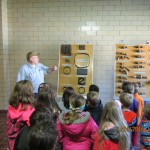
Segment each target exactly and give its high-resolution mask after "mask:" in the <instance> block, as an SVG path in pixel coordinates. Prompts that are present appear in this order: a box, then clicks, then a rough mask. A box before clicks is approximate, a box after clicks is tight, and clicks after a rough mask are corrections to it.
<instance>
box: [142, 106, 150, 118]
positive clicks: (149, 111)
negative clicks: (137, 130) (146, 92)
mask: <svg viewBox="0 0 150 150" xmlns="http://www.w3.org/2000/svg"><path fill="white" fill-rule="evenodd" d="M143 112H144V116H145V118H146V119H147V120H150V104H147V105H145V106H144V109H143Z"/></svg>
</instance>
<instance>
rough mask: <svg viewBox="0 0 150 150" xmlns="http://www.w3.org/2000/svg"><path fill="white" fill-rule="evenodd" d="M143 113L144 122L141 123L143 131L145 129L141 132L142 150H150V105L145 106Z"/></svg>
mask: <svg viewBox="0 0 150 150" xmlns="http://www.w3.org/2000/svg"><path fill="white" fill-rule="evenodd" d="M143 112H144V114H143V120H142V121H141V129H143V131H142V132H140V133H141V135H140V136H141V138H140V143H141V150H149V149H150V104H147V105H145V106H144V109H143Z"/></svg>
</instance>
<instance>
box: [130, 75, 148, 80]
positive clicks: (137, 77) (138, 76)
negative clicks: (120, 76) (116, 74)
mask: <svg viewBox="0 0 150 150" xmlns="http://www.w3.org/2000/svg"><path fill="white" fill-rule="evenodd" d="M133 78H136V79H148V77H146V76H142V75H141V74H140V75H136V76H133Z"/></svg>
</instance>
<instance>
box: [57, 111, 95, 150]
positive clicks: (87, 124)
mask: <svg viewBox="0 0 150 150" xmlns="http://www.w3.org/2000/svg"><path fill="white" fill-rule="evenodd" d="M84 114H85V115H84V116H82V117H81V118H78V119H76V120H75V121H74V122H73V123H72V124H70V125H66V124H65V123H64V120H63V116H64V114H63V113H61V114H60V115H59V121H58V123H57V129H58V133H59V142H60V143H61V144H62V147H63V150H90V149H91V147H92V144H93V141H94V138H95V135H96V132H97V129H98V127H97V125H96V123H95V122H94V120H93V119H92V117H91V116H90V113H89V112H84Z"/></svg>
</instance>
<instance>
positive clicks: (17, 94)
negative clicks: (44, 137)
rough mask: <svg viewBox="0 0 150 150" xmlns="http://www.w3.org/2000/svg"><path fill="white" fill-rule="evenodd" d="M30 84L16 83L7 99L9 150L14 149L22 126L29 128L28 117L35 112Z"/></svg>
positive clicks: (23, 81) (24, 82)
mask: <svg viewBox="0 0 150 150" xmlns="http://www.w3.org/2000/svg"><path fill="white" fill-rule="evenodd" d="M33 104H34V94H33V87H32V83H31V82H30V81H27V80H22V81H19V82H17V83H16V85H15V87H14V90H13V92H12V94H11V96H10V99H9V106H8V111H7V120H6V124H7V133H6V135H7V137H8V146H9V150H13V149H14V142H15V139H16V136H17V135H18V133H19V131H20V130H21V129H22V128H23V127H24V125H26V124H27V125H28V126H30V123H29V117H30V115H31V114H32V112H33V111H34V110H35V109H34V107H33Z"/></svg>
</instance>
